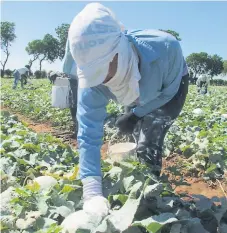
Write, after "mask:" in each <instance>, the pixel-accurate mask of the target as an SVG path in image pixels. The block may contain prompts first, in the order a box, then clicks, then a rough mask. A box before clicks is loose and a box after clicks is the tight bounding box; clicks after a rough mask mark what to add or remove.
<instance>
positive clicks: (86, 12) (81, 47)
mask: <svg viewBox="0 0 227 233" xmlns="http://www.w3.org/2000/svg"><path fill="white" fill-rule="evenodd" d="M122 30H123V27H122V24H121V23H120V22H119V21H118V20H117V19H116V17H115V16H114V14H113V12H111V11H110V10H109V9H108V8H106V7H104V6H103V5H102V4H99V3H90V4H88V5H87V6H86V7H85V8H84V9H83V10H82V11H81V12H80V13H79V14H78V15H77V16H76V17H75V18H74V20H73V22H72V24H71V25H70V29H69V36H68V37H69V46H70V51H71V54H72V57H73V58H74V60H75V62H76V64H77V75H78V80H79V87H80V88H88V87H93V86H97V85H99V84H101V83H103V81H104V80H105V79H106V77H107V74H108V70H109V64H110V62H111V61H112V60H113V58H114V56H115V55H116V54H117V53H118V68H117V73H116V75H115V76H114V77H113V78H112V79H111V80H110V81H109V82H108V83H106V84H105V85H106V86H107V87H108V88H109V89H110V90H111V91H112V92H113V94H115V95H116V97H117V99H118V101H119V102H120V103H122V104H125V105H127V104H130V103H129V102H131V103H132V102H133V101H134V100H135V99H137V98H138V96H139V88H138V81H139V80H140V78H141V77H140V74H139V71H138V56H137V54H136V52H135V51H134V50H133V49H132V45H131V44H130V43H129V41H128V39H127V38H126V37H125V35H124V34H123V33H122Z"/></svg>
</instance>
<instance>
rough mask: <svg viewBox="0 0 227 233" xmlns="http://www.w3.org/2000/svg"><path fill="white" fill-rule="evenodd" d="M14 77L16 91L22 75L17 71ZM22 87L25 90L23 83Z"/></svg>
mask: <svg viewBox="0 0 227 233" xmlns="http://www.w3.org/2000/svg"><path fill="white" fill-rule="evenodd" d="M13 77H14V82H13V89H16V87H17V84H18V81H19V80H20V79H21V75H20V73H19V72H18V71H15V72H14V73H13ZM21 87H22V88H23V82H21Z"/></svg>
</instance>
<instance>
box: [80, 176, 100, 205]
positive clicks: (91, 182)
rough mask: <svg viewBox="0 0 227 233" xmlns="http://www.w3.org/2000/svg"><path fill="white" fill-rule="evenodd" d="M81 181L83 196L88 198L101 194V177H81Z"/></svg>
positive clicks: (85, 198)
mask: <svg viewBox="0 0 227 233" xmlns="http://www.w3.org/2000/svg"><path fill="white" fill-rule="evenodd" d="M82 183H83V198H84V200H88V199H90V198H91V197H94V196H103V194H102V177H101V176H89V177H86V178H84V179H82Z"/></svg>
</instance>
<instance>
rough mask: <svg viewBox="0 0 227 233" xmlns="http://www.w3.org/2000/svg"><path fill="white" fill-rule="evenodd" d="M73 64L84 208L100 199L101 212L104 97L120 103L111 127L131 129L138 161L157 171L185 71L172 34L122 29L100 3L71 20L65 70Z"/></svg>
mask: <svg viewBox="0 0 227 233" xmlns="http://www.w3.org/2000/svg"><path fill="white" fill-rule="evenodd" d="M75 64H76V66H77V69H76V68H74V72H77V78H78V89H77V91H78V94H77V95H75V98H77V120H78V125H79V129H78V134H77V139H78V144H79V155H80V164H79V166H80V172H79V174H80V178H81V180H82V183H83V198H84V208H85V209H86V206H92V205H93V204H94V203H96V201H99V203H101V204H100V205H99V208H98V209H97V212H99V211H102V210H103V209H107V206H108V202H107V200H106V199H105V198H104V197H103V193H102V173H101V156H100V148H101V146H102V143H103V131H104V129H103V126H104V120H105V118H106V117H107V113H106V106H107V104H108V102H109V100H110V99H112V100H114V101H116V102H117V103H119V104H122V105H123V106H125V109H126V111H125V114H124V115H123V116H121V117H119V119H118V120H117V122H116V126H117V127H119V129H120V131H121V132H123V133H125V134H133V135H134V137H135V139H136V143H137V149H136V152H137V157H138V159H139V161H140V162H141V164H146V165H147V166H149V167H150V168H151V170H152V172H153V174H155V175H157V176H159V175H160V171H161V167H162V153H163V142H164V138H165V135H166V133H167V131H168V130H169V128H170V126H171V125H172V123H173V122H174V120H175V119H176V118H177V117H178V115H179V114H180V112H181V110H182V108H183V106H184V103H185V99H186V96H187V93H188V80H189V75H188V70H187V66H186V63H185V59H184V57H183V54H182V49H181V46H180V44H179V42H178V41H177V39H176V38H175V37H174V36H172V35H170V34H168V33H165V32H163V31H159V30H153V29H152V30H150V29H148V30H134V31H128V30H124V29H123V28H122V24H121V23H119V21H118V20H117V19H116V17H115V15H114V14H113V12H112V11H111V10H110V9H108V8H106V7H104V6H103V5H102V4H99V3H90V4H88V5H87V6H86V7H85V8H84V9H83V10H82V11H81V12H80V13H79V14H78V15H77V16H76V17H75V18H74V20H73V22H72V23H71V26H70V29H69V33H68V41H67V45H66V53H65V57H64V65H63V72H64V73H67V74H69V73H70V72H72V67H75ZM75 91H76V87H75ZM95 206H97V205H95ZM94 208H95V207H94Z"/></svg>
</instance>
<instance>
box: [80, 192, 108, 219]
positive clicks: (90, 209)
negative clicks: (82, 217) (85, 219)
mask: <svg viewBox="0 0 227 233" xmlns="http://www.w3.org/2000/svg"><path fill="white" fill-rule="evenodd" d="M83 210H84V211H85V212H87V213H89V214H98V215H100V216H101V217H105V216H107V215H108V213H109V210H110V205H109V202H108V200H107V199H106V198H105V197H103V196H95V197H92V198H91V199H89V200H86V201H85V202H84V206H83Z"/></svg>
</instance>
